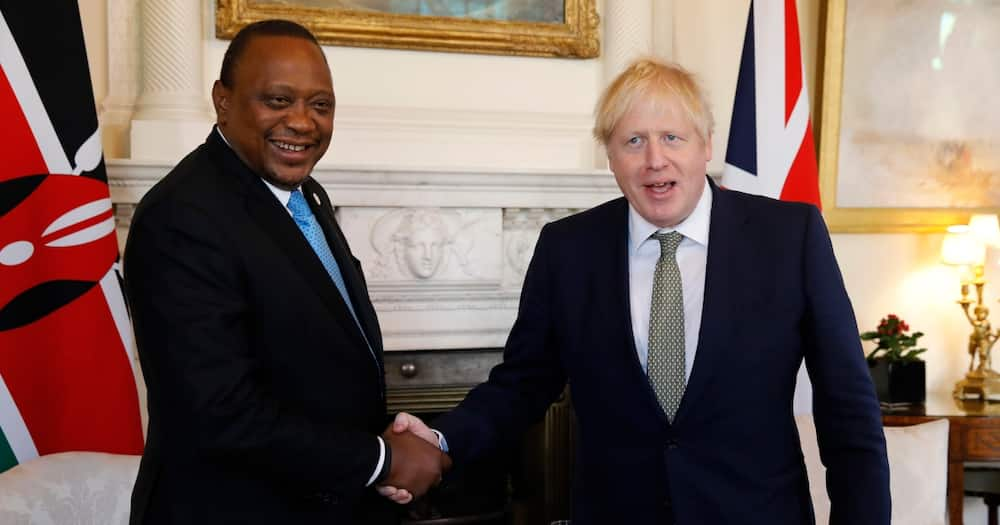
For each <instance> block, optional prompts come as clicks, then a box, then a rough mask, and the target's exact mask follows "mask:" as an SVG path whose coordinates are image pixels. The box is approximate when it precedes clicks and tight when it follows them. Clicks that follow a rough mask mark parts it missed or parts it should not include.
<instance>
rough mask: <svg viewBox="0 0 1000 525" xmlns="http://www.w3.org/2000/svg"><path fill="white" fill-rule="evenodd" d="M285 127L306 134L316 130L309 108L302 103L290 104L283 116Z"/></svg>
mask: <svg viewBox="0 0 1000 525" xmlns="http://www.w3.org/2000/svg"><path fill="white" fill-rule="evenodd" d="M285 125H286V126H288V127H289V128H291V129H293V130H295V131H296V132H298V133H307V132H309V131H312V130H314V129H315V128H316V122H315V121H314V120H313V119H312V116H311V115H310V114H309V107H308V106H307V105H306V104H305V103H304V102H300V103H297V104H292V106H291V107H289V108H288V113H287V114H286V115H285Z"/></svg>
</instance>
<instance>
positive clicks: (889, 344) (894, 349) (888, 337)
mask: <svg viewBox="0 0 1000 525" xmlns="http://www.w3.org/2000/svg"><path fill="white" fill-rule="evenodd" d="M909 331H910V325H908V324H906V321H904V320H902V319H900V318H899V317H898V316H896V315H895V314H889V315H888V316H887V317H883V318H882V321H880V322H879V324H878V327H877V328H876V329H875V331H874V332H863V333H862V334H861V340H862V341H871V340H873V339H874V340H875V342H876V344H877V346H876V347H875V349H874V350H872V351H871V353H869V354H868V356H867V359H868V360H869V361H873V360H875V359H878V358H884V359H886V360H888V361H905V362H909V361H920V360H921V359H920V358H919V357H917V356H919V355H920V354H922V353H924V352H926V351H927V349H926V348H913V347H915V346H917V339H920V338H921V337H923V335H924V333H923V332H913V333H912V334H907V332H909ZM879 352H883V354H882V355H881V356H879V355H877V354H878V353H879Z"/></svg>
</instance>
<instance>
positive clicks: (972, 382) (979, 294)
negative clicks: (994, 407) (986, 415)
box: [941, 214, 1000, 401]
mask: <svg viewBox="0 0 1000 525" xmlns="http://www.w3.org/2000/svg"><path fill="white" fill-rule="evenodd" d="M988 245H993V246H996V245H1000V225H998V221H997V216H996V215H986V214H983V215H973V216H972V219H971V220H970V221H969V224H968V225H957V226H949V227H948V233H947V234H946V235H945V238H944V242H943V243H941V260H942V262H944V263H945V264H952V265H958V266H961V267H962V269H963V271H962V280H961V284H962V288H961V290H962V298H961V299H959V300H958V305H959V306H961V307H962V312H963V313H965V318H966V319H967V320H968V321H969V324H970V325H972V334H970V335H969V345H968V352H969V371H968V372H967V373H966V374H965V379H962V380H960V381H959V382H958V383H957V384H956V385H955V390H954V392H953V393H954V396H955V397H956V398H958V399H976V398H978V399H981V400H983V401H989V400H991V399H993V400H1000V373H997V372H996V371H995V370H993V365H992V358H991V355H990V352H991V350H992V349H993V345H994V343H996V342H997V338H998V337H1000V330H996V331H994V330H993V328H992V326H991V325H990V322H989V319H988V318H989V315H990V310H989V308H988V307H987V306H986V305H985V304H983V287H984V286H985V285H986V279H985V278H984V276H983V274H984V266H985V263H986V247H987V246H988ZM970 285H972V286H974V287H975V289H976V298H975V300H973V299H971V298H970V297H969V286H970ZM977 361H978V363H977Z"/></svg>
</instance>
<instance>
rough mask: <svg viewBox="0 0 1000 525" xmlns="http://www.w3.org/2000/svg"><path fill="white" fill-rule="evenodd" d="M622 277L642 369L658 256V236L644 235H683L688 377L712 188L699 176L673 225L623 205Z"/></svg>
mask: <svg viewBox="0 0 1000 525" xmlns="http://www.w3.org/2000/svg"><path fill="white" fill-rule="evenodd" d="M628 211H629V213H628V250H629V251H628V282H629V307H630V308H631V309H632V336H633V338H634V339H635V350H636V353H637V354H638V356H639V363H641V364H642V369H643V370H644V371H645V370H646V366H647V362H648V356H649V309H650V305H651V302H652V300H653V274H654V273H655V272H656V262H657V261H658V260H659V259H660V242H659V241H657V240H656V239H652V238H650V236H651V235H653V234H654V233H656V232H658V231H659V232H664V233H666V232H671V231H677V232H680V234H681V235H683V236H684V239H683V240H681V243H680V245H679V246H678V247H677V266H678V267H679V268H680V271H681V286H682V287H683V293H684V379H685V380H686V381H687V380H690V379H691V368H692V367H693V366H694V355H695V352H696V351H697V348H698V334H699V332H700V330H701V310H702V306H703V305H704V303H705V265H706V262H707V261H708V227H709V222H710V220H711V212H712V188H710V187H709V184H708V181H705V188H704V189H703V190H702V192H701V198H699V199H698V203H697V204H696V205H695V208H694V211H692V212H691V215H689V216H688V217H687V218H686V219H684V220H683V221H681V223H680V224H678V225H677V226H675V227H673V228H657V227H656V226H655V225H653V224H650V223H649V221H647V220H646V219H644V218H642V216H641V215H639V212H637V211H636V210H635V208H633V207H632V205H631V204H629V207H628Z"/></svg>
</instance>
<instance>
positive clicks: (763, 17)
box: [722, 0, 820, 207]
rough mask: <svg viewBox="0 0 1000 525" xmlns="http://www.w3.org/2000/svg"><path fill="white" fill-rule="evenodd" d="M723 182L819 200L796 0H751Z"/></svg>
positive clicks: (793, 198)
mask: <svg viewBox="0 0 1000 525" xmlns="http://www.w3.org/2000/svg"><path fill="white" fill-rule="evenodd" d="M722 184H723V185H724V186H726V187H727V188H730V189H734V190H739V191H743V192H746V193H753V194H756V195H765V196H768V197H773V198H775V199H781V200H789V201H799V202H808V203H811V204H815V205H816V206H817V207H820V198H819V172H818V170H817V168H816V147H815V145H814V143H813V132H812V122H811V120H810V117H809V94H808V91H807V90H806V81H805V70H804V69H803V67H802V50H801V48H800V46H799V21H798V13H797V12H796V10H795V0H757V1H755V2H751V4H750V14H749V16H748V18H747V32H746V36H745V37H744V39H743V57H742V59H741V60H740V71H739V77H738V80H737V84H736V100H735V102H734V104H733V118H732V125H731V126H730V128H729V145H728V147H727V148H726V165H725V168H724V169H723V172H722Z"/></svg>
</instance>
